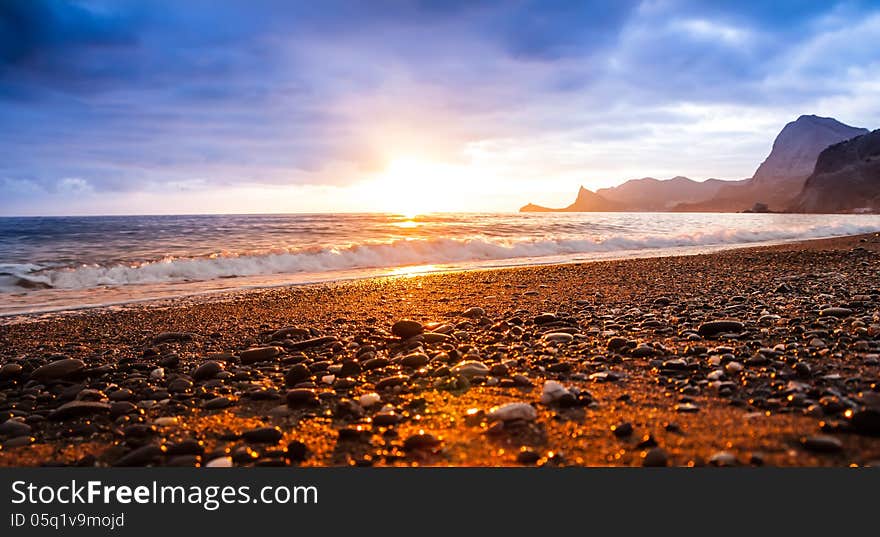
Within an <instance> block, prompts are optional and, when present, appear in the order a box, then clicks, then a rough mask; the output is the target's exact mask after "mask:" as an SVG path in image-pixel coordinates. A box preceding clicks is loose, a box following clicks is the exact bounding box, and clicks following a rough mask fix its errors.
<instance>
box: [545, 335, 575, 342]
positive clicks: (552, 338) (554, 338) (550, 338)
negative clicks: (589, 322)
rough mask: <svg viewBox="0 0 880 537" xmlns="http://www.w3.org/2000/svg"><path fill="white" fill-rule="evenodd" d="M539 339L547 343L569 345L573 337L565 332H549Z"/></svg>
mask: <svg viewBox="0 0 880 537" xmlns="http://www.w3.org/2000/svg"><path fill="white" fill-rule="evenodd" d="M541 339H543V340H544V341H546V342H548V343H571V342H572V340H574V336H573V335H571V334H568V333H565V332H551V333H549V334H544V337H542V338H541Z"/></svg>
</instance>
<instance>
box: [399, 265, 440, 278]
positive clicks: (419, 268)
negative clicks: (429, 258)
mask: <svg viewBox="0 0 880 537" xmlns="http://www.w3.org/2000/svg"><path fill="white" fill-rule="evenodd" d="M435 270H437V265H411V266H408V267H397V268H396V269H393V270H392V271H391V275H392V276H416V275H418V274H424V273H426V272H433V271H435Z"/></svg>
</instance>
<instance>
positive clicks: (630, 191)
mask: <svg viewBox="0 0 880 537" xmlns="http://www.w3.org/2000/svg"><path fill="white" fill-rule="evenodd" d="M737 182H738V181H722V180H720V179H707V180H706V181H702V182H700V181H694V180H693V179H688V178H687V177H681V176H679V177H673V178H672V179H655V178H653V177H643V178H641V179H631V180H629V181H627V182H625V183H623V184H622V185H620V186H616V187H612V188H602V189H599V190H597V191H596V192H593V191H591V190H588V189H586V188H584V187H583V186H582V187H581V188H580V190H579V191H578V196H577V199H576V200H575V202H574V203H572V204H571V205H569V206H568V207H564V208H562V209H550V208H548V207H542V206H540V205H534V204H532V203H530V204H528V205H526V206H525V207H523V208H521V209H520V212H602V211H604V212H615V211H645V212H655V211H656V212H662V211H669V210H672V209H674V208H675V207H676V206H678V205H679V204H682V203H694V202H699V201H705V200H708V199H710V198H711V197H712V196H714V195H715V194H717V193H718V191H719V189H720V188H722V187H723V186H724V185H727V184H733V183H737Z"/></svg>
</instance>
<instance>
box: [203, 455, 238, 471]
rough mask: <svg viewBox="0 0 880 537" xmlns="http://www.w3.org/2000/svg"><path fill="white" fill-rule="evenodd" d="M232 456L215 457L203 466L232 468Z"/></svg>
mask: <svg viewBox="0 0 880 537" xmlns="http://www.w3.org/2000/svg"><path fill="white" fill-rule="evenodd" d="M232 466H233V464H232V457H217V458H216V459H212V460H210V461H208V463H207V464H205V468H232Z"/></svg>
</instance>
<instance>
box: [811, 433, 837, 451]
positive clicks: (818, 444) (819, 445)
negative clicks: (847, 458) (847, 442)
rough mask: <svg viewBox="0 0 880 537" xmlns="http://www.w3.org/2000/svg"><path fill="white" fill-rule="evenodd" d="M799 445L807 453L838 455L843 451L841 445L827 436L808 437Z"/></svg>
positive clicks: (835, 439)
mask: <svg viewBox="0 0 880 537" xmlns="http://www.w3.org/2000/svg"><path fill="white" fill-rule="evenodd" d="M801 444H802V445H803V446H804V449H806V450H807V451H813V452H815V453H838V452H840V451H842V450H843V443H842V442H841V441H840V440H838V439H837V438H834V437H833V436H827V435H815V436H808V437H807V438H804V439H802V440H801Z"/></svg>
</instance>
